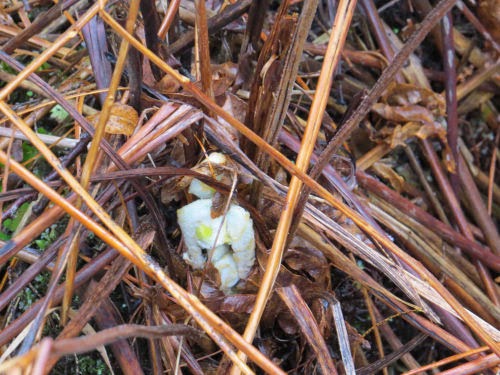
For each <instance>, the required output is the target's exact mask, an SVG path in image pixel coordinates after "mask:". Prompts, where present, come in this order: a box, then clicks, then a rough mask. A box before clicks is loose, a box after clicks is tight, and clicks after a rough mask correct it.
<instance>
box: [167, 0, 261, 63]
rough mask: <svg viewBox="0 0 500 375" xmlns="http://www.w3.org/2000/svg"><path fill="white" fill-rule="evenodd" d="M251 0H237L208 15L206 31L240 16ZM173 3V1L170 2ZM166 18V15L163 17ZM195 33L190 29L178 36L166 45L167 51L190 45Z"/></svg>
mask: <svg viewBox="0 0 500 375" xmlns="http://www.w3.org/2000/svg"><path fill="white" fill-rule="evenodd" d="M251 3H252V0H239V1H237V2H235V3H233V4H229V5H228V6H227V7H225V8H224V10H222V11H221V12H220V13H218V14H216V15H215V16H213V17H210V18H209V19H208V21H207V28H208V33H209V34H211V33H213V32H215V31H217V30H219V29H221V28H222V27H224V26H226V25H227V24H229V23H231V22H232V21H234V20H236V19H238V18H240V17H241V16H242V15H243V14H244V13H245V12H246V11H247V10H248V8H249V7H250V4H251ZM171 4H173V3H171ZM165 19H166V17H165ZM194 38H195V33H194V31H193V30H190V31H188V32H186V33H184V34H183V35H181V36H180V37H179V39H177V40H176V41H175V42H173V43H172V44H171V45H169V47H168V52H169V53H170V54H172V55H175V54H177V53H179V52H182V51H184V49H186V48H188V47H191V46H192V45H193V43H194Z"/></svg>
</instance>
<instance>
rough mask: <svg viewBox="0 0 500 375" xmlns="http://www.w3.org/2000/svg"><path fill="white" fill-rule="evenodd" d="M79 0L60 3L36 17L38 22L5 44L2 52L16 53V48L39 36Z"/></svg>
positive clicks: (67, 0)
mask: <svg viewBox="0 0 500 375" xmlns="http://www.w3.org/2000/svg"><path fill="white" fill-rule="evenodd" d="M78 1H79V0H66V1H59V2H58V3H57V4H56V5H54V6H53V7H51V8H50V9H49V10H48V11H46V12H45V13H43V14H40V15H38V16H37V17H36V20H35V21H34V22H33V23H32V24H31V25H30V26H29V27H28V28H26V29H24V30H23V31H22V32H20V33H19V34H17V35H16V36H14V37H13V38H10V39H9V41H8V42H7V43H5V44H4V45H3V47H2V50H3V51H4V52H5V53H8V54H11V53H12V52H14V50H15V49H16V48H18V47H19V46H20V45H21V44H23V43H24V42H25V41H26V40H28V39H29V38H31V37H32V36H33V35H36V34H38V33H39V32H40V31H42V30H43V29H44V28H45V26H47V25H48V24H50V23H51V22H52V21H54V20H55V19H56V18H58V17H59V16H60V15H61V13H62V12H63V11H64V10H66V9H68V8H69V7H71V6H72V5H74V4H76V3H77V2H78Z"/></svg>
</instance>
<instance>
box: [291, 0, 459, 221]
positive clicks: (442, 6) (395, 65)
mask: <svg viewBox="0 0 500 375" xmlns="http://www.w3.org/2000/svg"><path fill="white" fill-rule="evenodd" d="M370 2H371V0H367V1H365V5H369V4H370ZM453 5H454V1H453V0H442V1H440V2H439V4H438V5H436V7H435V8H434V9H433V10H432V11H431V12H430V13H429V14H428V15H427V17H426V18H425V19H424V20H423V21H422V23H421V24H420V27H419V28H418V29H417V30H416V31H415V32H414V33H413V34H412V35H411V36H410V38H409V39H408V41H407V42H406V44H405V45H404V47H403V48H402V49H401V50H400V51H399V52H398V53H397V55H396V56H394V58H393V59H392V61H391V63H390V64H389V65H388V66H387V67H386V68H385V69H384V71H383V72H382V74H381V75H380V77H379V79H378V80H377V82H376V83H375V85H374V86H373V87H372V88H371V89H370V91H369V93H368V94H367V95H366V96H365V97H364V98H363V99H362V101H361V103H360V104H359V106H358V107H357V108H356V109H355V110H354V111H353V112H352V114H351V115H350V116H349V117H348V118H347V119H346V120H345V122H344V123H343V124H342V126H341V127H340V128H339V129H338V130H337V132H336V133H335V135H334V136H333V138H332V139H331V140H330V141H329V143H328V145H327V146H326V148H325V149H324V150H323V151H322V153H321V155H320V156H319V160H318V163H316V165H315V166H314V167H313V168H312V170H311V172H310V176H311V178H313V179H317V178H318V176H319V175H320V174H321V171H322V170H323V169H324V168H325V166H326V165H327V164H328V163H330V161H331V159H332V157H333V155H335V154H336V152H337V151H338V149H339V147H340V146H341V145H342V144H343V143H344V142H345V140H346V139H347V137H348V136H349V135H350V134H351V133H352V131H353V130H354V129H355V128H356V127H357V126H358V125H359V123H360V122H361V121H362V120H363V118H364V117H365V116H366V115H367V114H368V112H369V111H370V108H371V107H372V105H373V104H374V103H375V102H376V101H377V100H378V98H379V97H380V96H381V95H382V93H383V92H384V90H385V89H386V88H387V87H388V86H389V84H390V83H391V82H392V81H393V79H394V77H395V76H396V74H397V72H398V71H399V70H400V69H401V68H402V66H403V64H404V63H405V62H406V60H407V59H408V57H409V56H410V55H411V53H412V52H413V51H414V50H415V48H417V47H418V46H419V45H420V43H421V42H422V41H423V40H424V38H425V36H426V35H427V34H428V33H429V31H430V30H431V29H432V27H433V26H434V25H435V24H436V23H437V22H438V21H439V19H440V18H441V17H442V16H443V14H445V13H446V12H447V11H448V10H449V9H450V8H451V7H452V6H453ZM381 41H384V43H385V38H382V37H381ZM384 45H385V44H384ZM386 48H387V51H386V52H387V53H389V55H388V56H391V57H392V56H393V53H392V49H391V48H390V46H389V45H387V47H386ZM309 193H310V190H308V189H305V190H304V191H303V192H302V196H301V198H300V202H299V204H298V210H297V212H296V216H297V217H300V212H301V211H302V210H303V208H304V205H305V202H306V200H307V197H308V195H309Z"/></svg>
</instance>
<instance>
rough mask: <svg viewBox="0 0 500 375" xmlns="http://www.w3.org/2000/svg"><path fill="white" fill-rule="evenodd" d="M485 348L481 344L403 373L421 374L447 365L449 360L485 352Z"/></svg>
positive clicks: (486, 348) (406, 374) (405, 374)
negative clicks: (478, 346) (475, 347)
mask: <svg viewBox="0 0 500 375" xmlns="http://www.w3.org/2000/svg"><path fill="white" fill-rule="evenodd" d="M487 350H488V347H487V346H482V347H480V348H477V349H472V350H469V351H467V352H465V353H459V354H455V355H452V356H449V357H448V358H445V359H442V360H440V361H437V362H434V363H431V364H428V365H425V366H422V367H420V368H417V369H414V370H411V371H407V372H405V373H404V375H415V374H421V373H422V372H424V371H426V370H432V369H433V368H436V367H440V366H444V365H447V364H449V363H451V362H454V361H458V360H460V359H463V358H466V357H469V356H473V355H475V354H480V353H482V352H485V351H487Z"/></svg>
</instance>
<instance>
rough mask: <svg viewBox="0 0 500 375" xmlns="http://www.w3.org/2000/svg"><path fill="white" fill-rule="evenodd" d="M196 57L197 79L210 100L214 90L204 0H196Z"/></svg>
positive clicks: (212, 97)
mask: <svg viewBox="0 0 500 375" xmlns="http://www.w3.org/2000/svg"><path fill="white" fill-rule="evenodd" d="M195 6H196V25H195V34H196V38H195V40H196V57H197V64H196V65H197V71H198V72H199V75H198V77H197V78H198V79H201V87H202V90H203V92H204V93H205V94H206V95H207V96H208V97H209V98H211V99H212V100H213V99H214V90H213V87H212V68H211V66H210V47H209V45H208V24H207V10H206V4H205V0H196V1H195Z"/></svg>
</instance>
